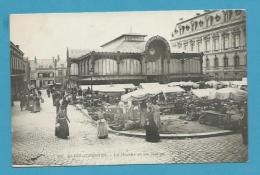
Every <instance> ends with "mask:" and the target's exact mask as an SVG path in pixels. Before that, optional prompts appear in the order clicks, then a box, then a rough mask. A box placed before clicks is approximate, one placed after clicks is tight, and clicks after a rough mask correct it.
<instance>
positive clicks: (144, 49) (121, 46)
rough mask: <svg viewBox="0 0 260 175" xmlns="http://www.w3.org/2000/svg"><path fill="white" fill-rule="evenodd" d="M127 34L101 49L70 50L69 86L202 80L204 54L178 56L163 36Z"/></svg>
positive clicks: (181, 54) (68, 53) (68, 52)
mask: <svg viewBox="0 0 260 175" xmlns="http://www.w3.org/2000/svg"><path fill="white" fill-rule="evenodd" d="M146 37H147V36H146V35H142V34H136V33H128V34H123V35H121V36H119V37H117V38H115V39H113V40H111V41H109V42H107V43H105V44H103V45H102V46H101V49H100V50H67V67H68V70H70V71H69V73H70V75H69V83H70V84H74V85H75V84H77V85H89V84H111V83H113V84H114V83H133V84H135V85H138V84H139V83H142V82H160V83H169V82H171V81H180V80H186V81H188V80H191V81H199V80H201V78H202V77H203V72H202V57H203V54H202V53H174V50H172V48H171V47H170V44H169V42H168V41H167V40H166V39H165V38H163V37H161V36H158V35H157V36H153V37H151V38H148V39H147V40H146Z"/></svg>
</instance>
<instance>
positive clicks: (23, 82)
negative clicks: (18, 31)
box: [10, 42, 30, 100]
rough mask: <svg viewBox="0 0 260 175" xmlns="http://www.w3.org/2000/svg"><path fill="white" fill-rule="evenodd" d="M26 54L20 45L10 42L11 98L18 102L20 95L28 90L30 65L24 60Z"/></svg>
mask: <svg viewBox="0 0 260 175" xmlns="http://www.w3.org/2000/svg"><path fill="white" fill-rule="evenodd" d="M23 56H24V53H23V51H22V50H21V49H20V47H19V45H15V44H14V43H13V42H10V72H11V96H12V100H17V99H18V98H19V94H20V93H21V92H23V91H25V90H26V88H27V85H28V76H29V72H30V64H29V62H28V60H26V59H24V57H23Z"/></svg>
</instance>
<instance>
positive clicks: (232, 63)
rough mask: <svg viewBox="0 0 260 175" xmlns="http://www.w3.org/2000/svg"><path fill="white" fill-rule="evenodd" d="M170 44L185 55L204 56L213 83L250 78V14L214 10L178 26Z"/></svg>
mask: <svg viewBox="0 0 260 175" xmlns="http://www.w3.org/2000/svg"><path fill="white" fill-rule="evenodd" d="M172 36H173V38H172V39H171V40H170V41H171V45H172V47H173V48H177V49H181V50H183V51H184V52H194V51H195V52H203V53H204V56H203V70H204V73H205V74H206V75H208V77H209V78H211V79H216V80H241V79H242V78H243V77H246V76H247V49H246V14H245V11H243V10H212V11H205V12H204V13H203V14H197V16H195V17H193V18H190V19H187V20H184V21H181V22H179V23H177V24H176V27H175V29H174V31H173V33H172Z"/></svg>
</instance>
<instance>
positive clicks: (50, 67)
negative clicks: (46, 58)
mask: <svg viewBox="0 0 260 175" xmlns="http://www.w3.org/2000/svg"><path fill="white" fill-rule="evenodd" d="M60 67H61V68H64V64H61V65H60ZM39 68H40V69H42V68H49V69H53V68H54V67H53V66H52V65H49V66H47V67H44V66H43V65H39Z"/></svg>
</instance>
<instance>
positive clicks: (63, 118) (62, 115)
mask: <svg viewBox="0 0 260 175" xmlns="http://www.w3.org/2000/svg"><path fill="white" fill-rule="evenodd" d="M68 122H70V120H69V118H68V116H67V114H66V111H65V107H64V106H61V108H60V111H59V113H58V115H57V119H56V126H55V136H57V137H58V138H62V139H67V138H68V136H69V126H68Z"/></svg>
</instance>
